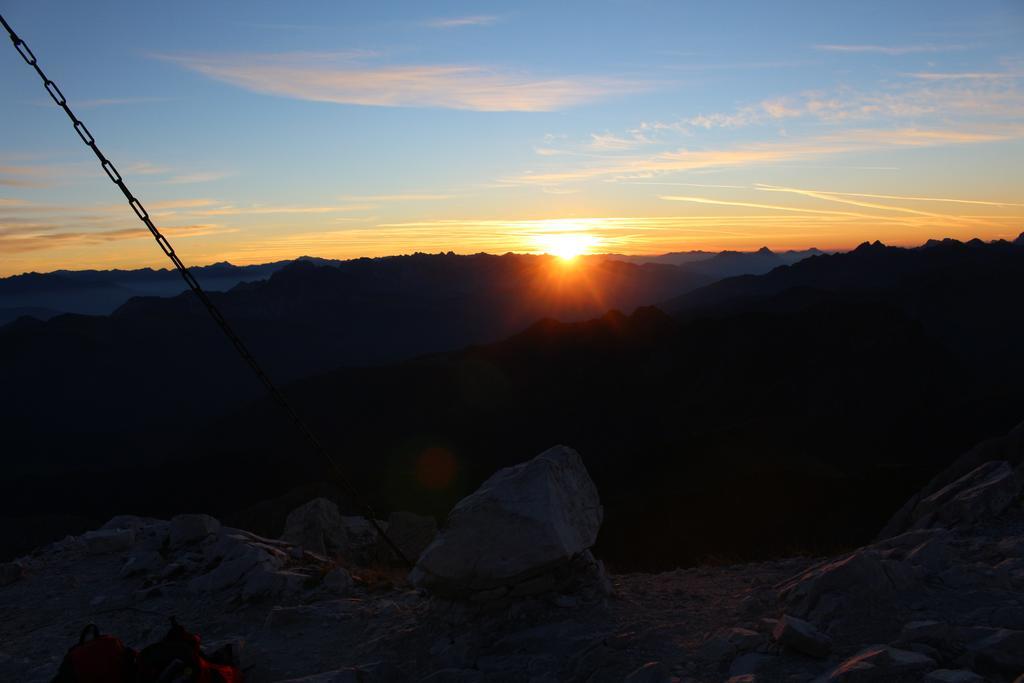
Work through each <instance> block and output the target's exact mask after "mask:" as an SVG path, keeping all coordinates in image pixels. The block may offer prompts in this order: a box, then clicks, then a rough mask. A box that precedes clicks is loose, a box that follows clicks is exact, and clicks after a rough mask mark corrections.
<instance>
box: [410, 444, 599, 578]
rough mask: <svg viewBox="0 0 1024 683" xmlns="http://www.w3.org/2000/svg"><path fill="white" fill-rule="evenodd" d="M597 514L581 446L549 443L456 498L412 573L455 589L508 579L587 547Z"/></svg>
mask: <svg viewBox="0 0 1024 683" xmlns="http://www.w3.org/2000/svg"><path fill="white" fill-rule="evenodd" d="M603 515H604V511H603V509H602V508H601V501H600V499H599V497H598V494H597V488H596V487H595V486H594V482H593V481H592V480H591V479H590V475H589V474H588V473H587V469H586V467H584V465H583V460H582V458H580V455H579V453H577V452H576V451H574V450H573V449H571V448H568V447H566V446H555V447H554V448H550V449H548V450H546V451H544V452H543V453H541V454H540V455H538V456H537V457H536V458H534V459H533V460H530V461H528V462H525V463H522V464H520V465H516V466H515V467H508V468H505V469H503V470H500V471H498V472H497V473H495V474H494V475H493V476H491V478H490V479H488V480H487V481H485V482H484V483H483V484H482V485H481V486H480V488H479V489H477V490H476V492H474V493H473V494H471V495H470V496H468V497H466V498H464V499H462V500H461V501H459V503H458V504H457V505H456V506H455V508H454V509H453V510H452V511H451V513H450V514H449V515H448V521H447V525H446V527H445V529H444V530H443V531H442V532H441V533H440V535H439V536H438V537H437V539H436V540H435V541H434V542H433V543H431V544H430V546H429V547H427V549H426V550H425V551H424V552H423V554H422V555H421V556H420V558H419V561H418V562H417V563H416V567H415V569H413V571H412V574H411V575H410V579H411V581H412V582H413V583H414V584H415V585H416V586H418V587H421V588H425V589H428V590H431V591H433V592H435V593H438V594H442V595H450V596H454V597H461V596H465V595H469V594H472V593H475V592H478V591H484V590H489V589H494V588H499V587H505V586H511V585H513V584H516V583H518V582H521V581H523V580H526V579H529V578H531V577H533V576H537V575H539V574H542V573H544V572H545V571H547V570H549V569H551V568H553V567H555V566H558V565H561V564H564V563H566V562H568V561H569V560H570V559H571V558H573V557H574V556H576V555H578V554H579V553H582V552H584V551H585V550H587V549H588V548H590V547H591V546H592V545H593V544H594V542H595V541H596V540H597V532H598V530H599V529H600V528H601V521H602V519H603Z"/></svg>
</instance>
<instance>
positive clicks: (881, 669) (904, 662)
mask: <svg viewBox="0 0 1024 683" xmlns="http://www.w3.org/2000/svg"><path fill="white" fill-rule="evenodd" d="M934 668H935V660H933V659H932V658H931V657H927V656H925V655H922V654H920V653H918V652H910V651H909V650H899V649H897V648H894V647H890V646H888V645H872V646H870V647H868V648H866V649H864V650H861V651H860V652H858V653H857V654H856V655H854V656H853V657H850V658H849V659H847V660H845V661H844V662H842V663H841V664H840V665H839V666H837V667H836V668H835V669H834V670H833V671H832V673H831V674H830V675H829V677H828V680H830V681H860V680H877V681H884V680H887V679H892V680H903V679H904V678H905V677H907V676H909V675H911V674H923V673H924V672H926V671H930V670H932V669H934Z"/></svg>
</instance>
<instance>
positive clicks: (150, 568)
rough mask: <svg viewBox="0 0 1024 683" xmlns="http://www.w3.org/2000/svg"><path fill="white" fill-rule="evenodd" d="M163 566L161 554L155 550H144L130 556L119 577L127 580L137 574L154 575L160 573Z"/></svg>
mask: <svg viewBox="0 0 1024 683" xmlns="http://www.w3.org/2000/svg"><path fill="white" fill-rule="evenodd" d="M163 566H164V558H163V556H162V555H161V554H160V553H158V552H156V551H155V550H143V551H142V552H137V553H134V554H132V555H131V556H129V557H128V559H127V560H125V562H124V564H123V565H122V566H121V571H119V572H118V573H117V575H118V576H119V577H121V578H122V579H125V578H128V577H130V576H135V575H137V574H152V573H156V572H159V571H160V570H161V569H162V568H163Z"/></svg>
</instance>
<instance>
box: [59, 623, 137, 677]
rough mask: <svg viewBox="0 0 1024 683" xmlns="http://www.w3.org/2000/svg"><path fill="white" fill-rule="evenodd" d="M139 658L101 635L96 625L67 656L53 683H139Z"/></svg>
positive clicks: (88, 629) (86, 632)
mask: <svg viewBox="0 0 1024 683" xmlns="http://www.w3.org/2000/svg"><path fill="white" fill-rule="evenodd" d="M90 634H91V635H92V638H88V636H89V635H90ZM87 638H88V639H87ZM137 656H138V653H137V652H136V651H135V650H133V649H131V648H130V647H127V646H125V644H124V643H122V642H121V640H120V639H118V638H115V637H114V636H104V635H100V630H99V628H98V627H97V626H96V624H89V625H88V626H86V627H85V628H84V629H82V635H81V636H80V637H79V639H78V644H77V645H73V646H72V647H71V648H70V649H69V650H68V653H67V654H66V655H64V661H62V662H61V663H60V669H58V670H57V676H56V677H55V678H54V679H53V683H135V660H136V657H137Z"/></svg>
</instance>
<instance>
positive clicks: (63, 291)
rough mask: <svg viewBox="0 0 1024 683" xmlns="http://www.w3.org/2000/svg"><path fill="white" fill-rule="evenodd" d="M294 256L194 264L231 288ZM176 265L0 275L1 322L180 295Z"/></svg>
mask: <svg viewBox="0 0 1024 683" xmlns="http://www.w3.org/2000/svg"><path fill="white" fill-rule="evenodd" d="M289 263H290V261H278V262H276V263H265V264H262V265H258V266H235V265H232V264H230V263H227V262H223V263H214V264H212V265H209V266H200V267H197V268H193V269H192V273H193V274H194V275H195V276H196V279H198V280H199V282H200V284H202V285H203V287H205V288H207V289H209V290H210V291H215V292H216V291H226V290H228V289H231V288H232V287H234V286H235V285H237V284H239V283H241V282H248V281H253V280H265V279H266V278H268V277H270V276H271V275H272V274H273V273H275V272H277V271H278V270H280V269H281V268H283V267H284V266H286V265H288V264H289ZM185 289H186V286H185V283H184V281H183V280H182V279H181V276H180V275H178V273H177V272H176V271H174V270H167V269H159V270H154V269H152V268H141V269H138V270H56V271H53V272H52V273H24V274H22V275H13V276H11V277H5V278H0V325H3V324H5V323H8V322H10V321H12V320H15V319H17V318H19V317H21V316H23V315H28V316H32V317H34V318H38V319H40V320H47V319H49V318H52V317H53V316H55V315H59V314H61V313H80V314H83V315H109V314H110V313H113V312H114V310H115V309H116V308H117V307H118V306H120V305H122V304H124V303H125V302H126V301H128V300H129V299H131V298H132V297H136V296H175V295H177V294H180V293H181V292H183V291H185Z"/></svg>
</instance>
